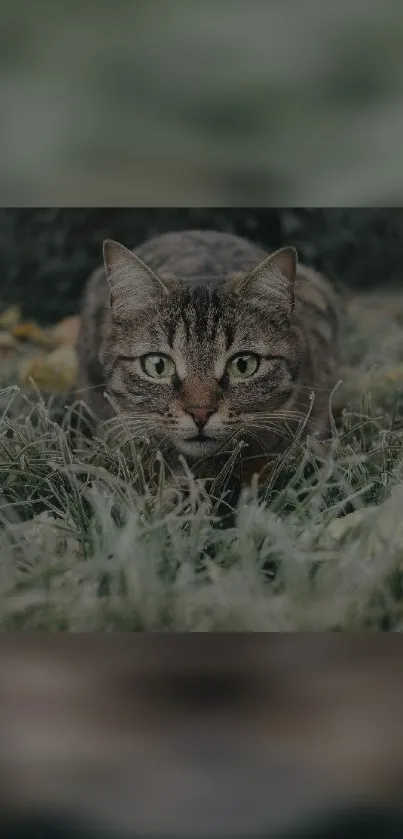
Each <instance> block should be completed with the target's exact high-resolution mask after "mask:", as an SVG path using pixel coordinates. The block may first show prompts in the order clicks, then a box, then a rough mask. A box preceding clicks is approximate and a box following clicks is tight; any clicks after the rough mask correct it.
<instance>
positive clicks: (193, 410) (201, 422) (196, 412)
mask: <svg viewBox="0 0 403 839" xmlns="http://www.w3.org/2000/svg"><path fill="white" fill-rule="evenodd" d="M186 411H187V413H188V414H190V416H191V417H192V419H193V420H194V421H195V424H196V425H197V427H198V429H199V431H202V429H203V428H204V426H205V425H207V423H208V421H209V419H210V417H211V416H212V415H213V414H214V412H215V408H212V407H211V405H208V406H205V407H199V406H197V407H193V406H190V407H189V408H187V409H186Z"/></svg>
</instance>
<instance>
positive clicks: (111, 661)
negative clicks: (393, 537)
mask: <svg viewBox="0 0 403 839" xmlns="http://www.w3.org/2000/svg"><path fill="white" fill-rule="evenodd" d="M402 689H403V660H402V655H401V644H400V639H399V638H398V637H397V636H396V637H393V636H392V637H389V638H387V639H385V638H384V637H374V636H373V637H372V638H369V637H366V638H364V637H360V636H355V637H354V636H350V637H349V638H348V639H344V638H341V637H339V636H326V637H325V636H322V637H320V636H316V637H313V636H311V637H309V636H304V635H299V636H281V635H278V636H270V635H266V636H263V635H261V636H256V635H255V636H254V637H251V636H241V635H240V636H238V637H236V638H234V637H233V636H232V637H227V636H217V635H214V636H212V635H207V634H206V635H205V634H201V635H198V634H191V635H188V636H185V635H183V636H180V635H178V636H176V637H174V636H167V635H166V636H162V635H159V636H154V637H151V636H149V637H147V638H145V637H143V638H141V639H139V638H132V637H131V638H129V637H127V636H121V637H116V636H115V637H113V638H112V637H105V636H104V637H101V636H90V635H89V636H80V637H79V638H78V637H76V638H72V637H71V636H70V637H66V636H65V637H59V638H56V637H53V638H52V637H49V636H48V637H47V638H46V639H45V638H43V639H40V638H39V637H36V638H35V637H31V638H28V637H25V638H22V636H17V635H15V636H13V637H12V638H11V636H10V637H8V638H7V640H3V641H2V642H1V645H0V744H1V750H0V769H1V777H2V784H1V816H2V818H3V824H4V825H5V828H4V829H2V835H7V830H10V825H12V824H13V820H14V824H16V823H17V822H16V820H17V819H18V820H19V821H20V823H21V820H24V817H25V818H26V819H27V820H28V822H27V823H29V820H30V819H34V817H36V818H38V816H40V817H42V818H44V817H45V816H52V817H53V818H56V819H57V817H58V816H59V817H60V818H62V817H69V818H73V819H74V818H75V819H78V824H79V825H81V827H82V830H84V831H85V829H86V827H85V826H86V825H87V826H88V829H91V830H92V831H94V835H96V836H97V835H98V836H101V835H105V831H106V833H107V834H108V835H111V833H113V834H114V835H116V836H127V835H130V836H133V837H140V836H158V837H161V839H162V837H168V836H169V837H175V836H177V837H196V836H197V837H201V836H203V837H204V836H205V837H210V836H211V837H220V836H233V837H246V836H248V837H249V836H252V835H255V836H261V837H281V836H289V835H295V836H302V835H307V836H308V835H310V836H316V835H318V836H319V835H321V836H322V837H326V836H339V835H340V836H341V835H343V836H345V835H347V834H346V833H345V832H341V833H337V832H333V833H331V832H329V833H326V831H325V829H324V828H323V827H322V828H321V824H322V825H323V824H324V823H325V822H324V821H323V820H325V821H326V818H327V817H329V818H330V817H332V816H333V817H336V821H337V818H339V819H340V818H341V816H342V815H343V813H345V812H347V811H348V810H352V811H353V812H354V811H355V810H356V809H358V810H361V811H362V812H363V813H364V814H365V813H367V816H366V818H367V828H366V832H365V834H363V833H362V832H361V833H359V832H354V831H353V832H352V833H351V834H349V835H352V836H361V835H365V836H366V837H370V836H372V835H382V836H385V837H388V839H389V836H392V835H393V836H394V835H400V833H396V834H394V833H393V831H392V832H388V830H389V828H388V824H387V821H381V822H380V823H379V821H376V818H375V815H374V816H373V817H372V816H371V813H376V810H377V808H378V809H379V808H381V810H382V808H383V809H384V812H385V813H386V814H387V813H393V812H394V809H395V808H397V807H398V805H399V802H401V797H402V786H403V733H402V725H401V720H402V707H401V696H402ZM396 812H398V811H397V810H396ZM6 820H7V821H6ZM336 821H334V818H333V824H336ZM35 823H36V824H38V823H37V822H35V821H33V822H32V824H33V825H35ZM374 826H375V828H376V830H378V834H376V833H375V834H374V833H373V832H371V830H373V829H374ZM334 829H336V828H334ZM400 829H401V825H400ZM59 830H61V828H59ZM66 830H67V835H69V836H75V835H77V834H76V832H75V831H74V830H73V829H71V830H70V832H69V829H68V828H66ZM315 830H316V831H318V830H319V833H315ZM5 831H6V832H5ZM289 831H291V832H292V831H294V833H291V834H290V833H289ZM295 831H297V832H295ZM304 831H307V832H306V833H304ZM379 831H380V832H379ZM34 832H35V831H34ZM38 832H42V833H43V825H42V828H41V830H40V831H38ZM13 835H14V834H13V832H12V830H11V832H10V836H13ZM23 835H25V834H23ZM27 835H28V834H27ZM43 835H47V834H46V832H45V833H43ZM52 835H54V836H56V835H58V836H62V835H65V834H62V833H61V832H59V833H58V832H57V831H56V832H55V833H53V834H52Z"/></svg>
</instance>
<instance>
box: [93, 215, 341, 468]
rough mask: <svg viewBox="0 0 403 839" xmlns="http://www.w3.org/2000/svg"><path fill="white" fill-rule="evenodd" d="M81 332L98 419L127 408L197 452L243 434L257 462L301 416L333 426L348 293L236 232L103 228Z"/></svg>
mask: <svg viewBox="0 0 403 839" xmlns="http://www.w3.org/2000/svg"><path fill="white" fill-rule="evenodd" d="M103 255H104V266H102V267H101V268H99V269H98V270H96V271H95V273H94V274H93V275H92V276H91V277H90V279H89V281H88V284H87V287H86V291H85V296H84V302H83V310H82V322H81V331H80V335H79V340H78V354H79V361H80V380H79V383H78V385H79V388H80V390H81V392H82V393H83V394H84V399H85V401H86V402H87V404H88V406H89V407H90V409H91V410H92V412H93V413H94V414H95V415H96V416H97V417H98V418H99V420H106V419H109V418H112V417H113V416H116V414H119V415H123V416H124V417H125V424H126V428H128V429H129V431H130V435H131V436H132V437H133V438H134V439H136V438H142V437H143V438H144V437H146V438H147V437H148V438H151V439H153V440H155V441H157V442H158V444H159V445H160V446H161V447H162V448H164V447H165V449H166V450H167V451H168V452H170V453H171V454H174V455H175V454H176V455H179V454H181V455H184V456H185V458H186V460H187V461H188V463H189V464H190V465H191V466H192V465H194V467H195V468H196V464H197V463H200V461H203V460H205V459H206V458H207V459H208V458H213V462H215V463H217V462H218V460H217V458H218V455H219V454H223V455H224V456H226V455H227V454H228V452H229V451H230V450H231V446H232V447H233V445H234V443H237V442H239V441H240V440H242V441H243V443H244V448H243V450H242V461H243V463H244V466H245V467H246V465H247V464H250V467H249V471H251V472H252V473H253V472H256V471H259V469H260V468H261V466H262V463H264V462H266V461H265V458H267V456H273V455H279V454H282V453H283V452H284V451H285V450H286V449H287V448H288V446H289V445H290V442H291V440H292V439H293V435H295V432H296V431H297V429H301V428H302V429H303V431H302V433H303V434H308V433H310V434H312V433H313V432H321V431H323V430H324V429H326V426H327V424H328V418H329V398H330V394H331V391H332V389H333V387H334V385H335V383H336V372H337V362H338V343H339V323H340V318H339V314H340V313H339V303H338V299H337V295H336V293H335V292H334V291H333V289H332V287H331V286H330V284H329V283H328V282H327V280H325V279H324V278H323V277H322V276H321V275H319V274H318V273H316V272H315V271H313V270H311V269H309V268H305V267H304V266H302V265H299V266H297V254H296V251H295V250H294V248H292V247H284V248H281V249H280V250H277V251H276V252H275V253H272V254H267V253H266V252H265V251H264V250H262V249H261V248H260V247H259V246H258V245H256V244H254V243H252V242H250V241H248V240H246V239H244V238H241V237H239V236H236V235H233V234H229V233H223V232H216V231H193V230H190V231H183V232H174V233H173V232H170V233H164V234H161V235H158V236H155V237H153V238H151V239H149V240H148V241H146V242H145V243H144V244H142V245H140V246H139V247H137V248H136V252H135V253H133V252H132V251H130V250H128V249H127V248H126V247H124V246H123V245H121V244H118V243H117V242H114V241H111V240H107V241H106V242H104V248H103Z"/></svg>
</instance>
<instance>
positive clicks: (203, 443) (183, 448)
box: [175, 439, 220, 460]
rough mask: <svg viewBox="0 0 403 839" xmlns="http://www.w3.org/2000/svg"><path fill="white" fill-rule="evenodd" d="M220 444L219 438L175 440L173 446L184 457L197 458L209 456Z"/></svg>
mask: <svg viewBox="0 0 403 839" xmlns="http://www.w3.org/2000/svg"><path fill="white" fill-rule="evenodd" d="M219 446H220V442H219V440H206V439H205V440H200V441H199V440H178V439H176V440H175V448H176V449H177V451H178V452H180V454H183V455H185V457H191V458H192V459H194V460H197V459H198V458H199V457H210V456H211V455H213V454H214V452H216V451H217V449H218V448H219Z"/></svg>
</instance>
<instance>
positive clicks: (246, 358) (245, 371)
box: [227, 353, 260, 379]
mask: <svg viewBox="0 0 403 839" xmlns="http://www.w3.org/2000/svg"><path fill="white" fill-rule="evenodd" d="M259 364H260V359H259V356H257V355H255V354H254V353H239V355H234V356H233V358H231V359H230V360H229V362H228V364H227V372H228V375H229V376H230V378H231V379H248V378H249V376H253V374H254V373H256V372H257V370H258V369H259Z"/></svg>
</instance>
